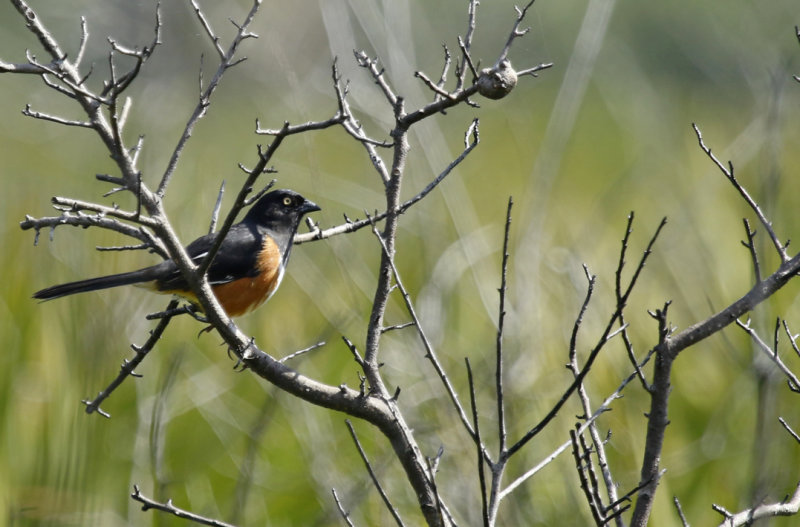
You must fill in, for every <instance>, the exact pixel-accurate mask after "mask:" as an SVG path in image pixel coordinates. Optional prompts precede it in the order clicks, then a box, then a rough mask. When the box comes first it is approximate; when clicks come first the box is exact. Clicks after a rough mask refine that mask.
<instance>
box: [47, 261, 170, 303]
mask: <svg viewBox="0 0 800 527" xmlns="http://www.w3.org/2000/svg"><path fill="white" fill-rule="evenodd" d="M153 275H154V273H153V268H152V267H148V268H145V269H140V270H138V271H131V272H128V273H120V274H112V275H109V276H99V277H97V278H89V279H87V280H78V281H77V282H68V283H66V284H59V285H54V286H51V287H47V288H45V289H42V290H41V291H37V292H35V293H34V294H33V298H38V299H39V300H51V299H53V298H59V297H62V296H67V295H74V294H75V293H85V292H87V291H97V290H98V289H108V288H109V287H117V286H121V285H131V284H141V283H143V282H149V281H151V280H155V278H156V277H155V276H153Z"/></svg>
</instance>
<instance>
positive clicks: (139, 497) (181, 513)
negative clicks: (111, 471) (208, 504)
mask: <svg viewBox="0 0 800 527" xmlns="http://www.w3.org/2000/svg"><path fill="white" fill-rule="evenodd" d="M131 498H133V499H134V500H135V501H138V502H139V503H141V504H142V510H143V511H148V510H150V509H155V510H159V511H163V512H168V513H170V514H172V515H173V516H177V517H178V518H183V519H186V520H190V521H193V522H195V523H199V524H201V525H211V526H213V527H234V526H233V525H232V524H230V523H225V522H223V521H220V520H215V519H213V518H206V517H205V516H200V515H199V514H194V513H193V512H189V511H187V510H185V509H180V508H178V507H176V506H175V505H173V504H172V500H167V502H166V503H159V502H157V501H155V500H153V499H151V498H148V497H147V496H145V495H144V494H142V492H141V491H140V490H139V486H138V485H134V486H133V493H131Z"/></svg>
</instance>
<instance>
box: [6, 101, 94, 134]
mask: <svg viewBox="0 0 800 527" xmlns="http://www.w3.org/2000/svg"><path fill="white" fill-rule="evenodd" d="M22 115H24V116H26V117H32V118H34V119H41V120H43V121H50V122H53V123H57V124H63V125H65V126H77V127H80V128H94V125H93V124H92V123H90V122H89V121H76V120H74V119H65V118H64V117H58V116H57V115H50V114H47V113H42V112H36V111H33V110H31V105H30V104H26V105H25V109H24V110H22Z"/></svg>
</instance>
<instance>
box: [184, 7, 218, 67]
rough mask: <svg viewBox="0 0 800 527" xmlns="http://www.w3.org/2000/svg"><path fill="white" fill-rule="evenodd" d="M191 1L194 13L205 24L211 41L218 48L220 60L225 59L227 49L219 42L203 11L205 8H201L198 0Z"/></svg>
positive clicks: (201, 23)
mask: <svg viewBox="0 0 800 527" xmlns="http://www.w3.org/2000/svg"><path fill="white" fill-rule="evenodd" d="M190 1H191V4H192V9H194V13H195V15H197V19H198V20H200V25H202V26H203V29H204V30H205V32H206V34H207V35H208V38H210V39H211V43H212V44H213V45H214V49H216V50H217V54H218V55H219V58H220V60H225V50H224V49H222V46H221V45H220V43H219V37H218V36H217V35H215V34H214V31H213V30H212V29H211V24H209V22H208V19H207V18H206V15H205V13H203V10H202V9H200V5H199V4H198V3H197V0H190Z"/></svg>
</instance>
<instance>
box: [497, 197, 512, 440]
mask: <svg viewBox="0 0 800 527" xmlns="http://www.w3.org/2000/svg"><path fill="white" fill-rule="evenodd" d="M513 205H514V200H513V199H512V198H511V197H509V198H508V208H507V210H506V227H505V233H504V235H503V263H502V270H501V279H500V289H499V291H500V307H499V313H498V315H497V350H496V365H495V368H496V369H495V390H496V398H497V433H498V439H499V444H500V446H499V451H500V452H504V451H505V449H506V415H505V400H504V398H503V328H504V323H505V319H506V311H505V307H506V289H507V278H508V237H509V232H510V230H511V207H513Z"/></svg>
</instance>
